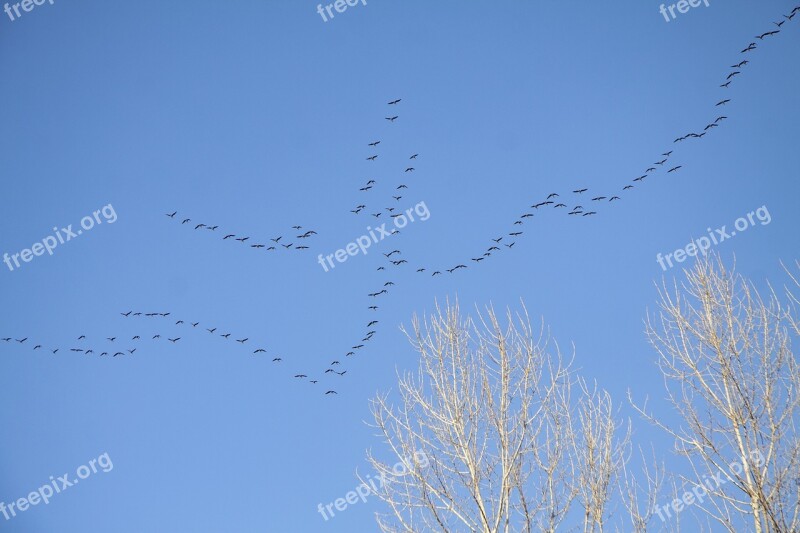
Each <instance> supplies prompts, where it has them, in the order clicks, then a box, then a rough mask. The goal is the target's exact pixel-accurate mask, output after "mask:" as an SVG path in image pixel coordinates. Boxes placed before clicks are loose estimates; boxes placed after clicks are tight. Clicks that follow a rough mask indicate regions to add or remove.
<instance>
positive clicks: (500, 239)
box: [492, 237, 503, 243]
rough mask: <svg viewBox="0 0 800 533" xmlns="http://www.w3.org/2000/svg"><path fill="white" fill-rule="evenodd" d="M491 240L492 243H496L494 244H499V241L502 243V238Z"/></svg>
mask: <svg viewBox="0 0 800 533" xmlns="http://www.w3.org/2000/svg"><path fill="white" fill-rule="evenodd" d="M492 240H493V241H494V242H496V243H499V242H500V241H502V240H503V238H502V237H500V238H499V239H492Z"/></svg>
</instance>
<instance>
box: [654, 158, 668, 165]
mask: <svg viewBox="0 0 800 533" xmlns="http://www.w3.org/2000/svg"><path fill="white" fill-rule="evenodd" d="M666 162H667V160H666V159H662V160H661V161H658V162H657V163H655V164H656V165H663V164H664V163H666Z"/></svg>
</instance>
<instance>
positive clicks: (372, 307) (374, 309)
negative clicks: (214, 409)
mask: <svg viewBox="0 0 800 533" xmlns="http://www.w3.org/2000/svg"><path fill="white" fill-rule="evenodd" d="M423 270H424V269H423ZM367 309H372V310H373V311H377V310H378V306H377V305H370V306H369V307H368V308H367Z"/></svg>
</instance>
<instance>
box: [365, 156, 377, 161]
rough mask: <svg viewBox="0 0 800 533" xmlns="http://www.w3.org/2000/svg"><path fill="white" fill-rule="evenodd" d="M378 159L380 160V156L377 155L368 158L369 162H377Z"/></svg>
mask: <svg viewBox="0 0 800 533" xmlns="http://www.w3.org/2000/svg"><path fill="white" fill-rule="evenodd" d="M376 159H378V156H377V155H373V156H370V157H368V158H367V161H375V160H376Z"/></svg>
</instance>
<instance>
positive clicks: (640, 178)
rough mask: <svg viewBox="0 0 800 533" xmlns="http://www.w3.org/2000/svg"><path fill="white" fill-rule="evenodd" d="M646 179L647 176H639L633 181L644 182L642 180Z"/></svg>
mask: <svg viewBox="0 0 800 533" xmlns="http://www.w3.org/2000/svg"><path fill="white" fill-rule="evenodd" d="M646 177H647V176H639V177H638V178H634V179H633V181H642V180H643V179H645V178H646Z"/></svg>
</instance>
